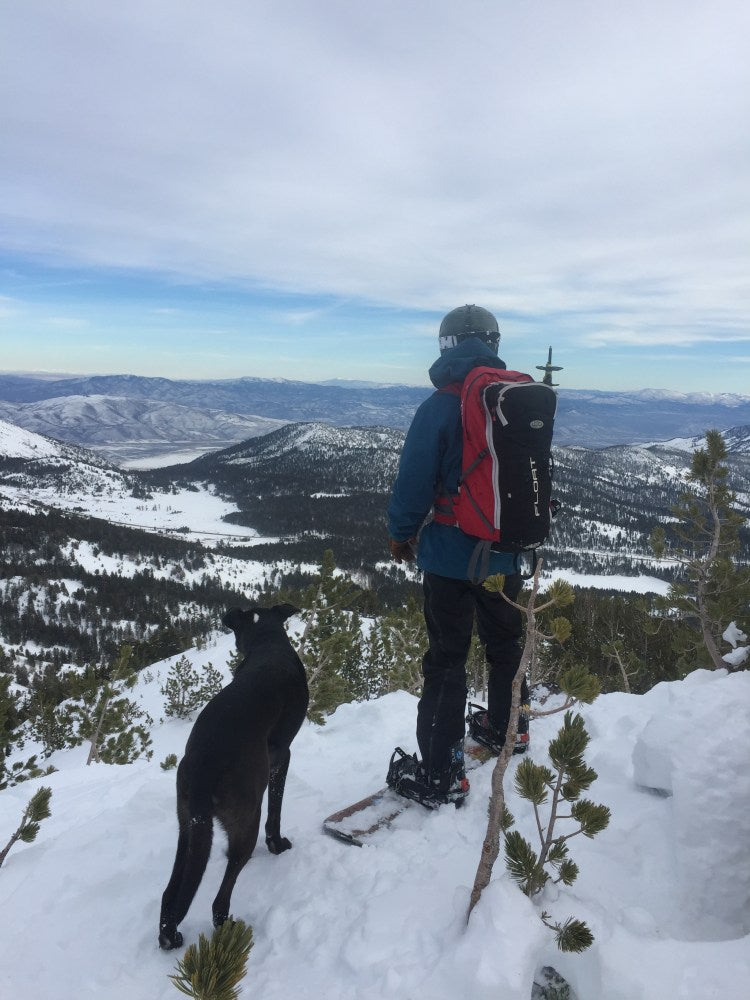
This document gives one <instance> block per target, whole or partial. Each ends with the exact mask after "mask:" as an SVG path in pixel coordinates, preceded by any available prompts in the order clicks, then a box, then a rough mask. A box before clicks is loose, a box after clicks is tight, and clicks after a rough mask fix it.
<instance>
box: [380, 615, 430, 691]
mask: <svg viewBox="0 0 750 1000" xmlns="http://www.w3.org/2000/svg"><path fill="white" fill-rule="evenodd" d="M378 627H379V633H380V641H381V646H382V649H381V654H380V663H381V665H382V666H381V669H382V674H381V678H380V685H379V689H378V690H377V694H385V693H387V692H389V691H408V692H409V694H419V693H420V692H421V690H422V657H423V656H424V651H425V649H426V648H427V630H426V628H425V623H424V615H423V614H422V611H421V609H420V607H419V605H418V604H417V602H416V600H415V599H414V598H413V597H409V598H408V600H407V602H406V605H405V606H404V607H403V608H399V609H397V610H395V611H390V612H388V614H386V615H383V616H382V618H380V619H379V622H378Z"/></svg>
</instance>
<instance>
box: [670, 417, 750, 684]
mask: <svg viewBox="0 0 750 1000" xmlns="http://www.w3.org/2000/svg"><path fill="white" fill-rule="evenodd" d="M726 457H727V449H726V445H725V443H724V439H723V438H722V436H721V434H720V432H719V431H717V430H710V431H707V432H706V446H705V448H698V449H696V451H695V452H693V459H692V463H691V466H690V472H689V474H688V481H689V483H690V484H691V488H690V489H687V490H686V491H685V492H684V493H683V494H682V496H681V498H680V500H679V502H678V503H677V504H676V505H675V507H673V508H672V513H673V514H674V517H675V519H676V520H675V523H674V524H673V525H671V526H670V527H671V531H672V533H673V535H674V541H673V542H672V543H671V544H670V541H669V539H668V538H667V534H666V532H665V529H664V527H663V526H661V525H660V526H659V527H657V528H656V529H655V531H654V533H653V534H652V536H651V544H652V548H653V550H654V554H655V555H656V556H657V557H659V558H662V557H666V558H668V559H670V560H674V561H676V562H677V563H678V564H679V565H680V567H681V568H682V579H681V580H680V581H679V582H677V583H674V584H673V585H672V586H671V587H670V589H669V594H668V595H667V597H666V598H664V599H663V600H662V601H661V602H660V606H661V610H662V613H663V614H665V615H673V614H674V613H675V611H676V613H677V615H678V616H679V619H680V621H681V622H682V623H683V626H684V627H683V629H682V630H681V633H680V635H679V637H678V650H677V651H678V652H679V654H680V663H681V665H682V668H683V671H684V672H687V671H689V670H691V669H693V668H694V667H695V666H696V663H697V665H698V666H708V667H712V668H714V669H719V668H723V667H727V665H728V664H727V662H726V661H724V660H723V659H722V654H721V651H720V642H721V637H722V634H723V632H724V630H725V629H726V627H727V625H728V624H729V623H730V622H732V621H734V622H735V623H737V624H738V625H739V627H741V628H744V627H745V626H746V625H747V609H748V603H749V602H750V570H748V568H747V567H740V566H738V565H737V563H736V555H737V551H738V549H739V528H740V526H741V525H742V524H743V523H744V518H743V517H742V515H740V514H739V513H738V512H737V510H735V505H736V502H737V498H736V496H735V495H734V494H733V493H732V492H731V490H730V489H729V486H728V484H727V478H728V472H729V470H728V469H727V466H726V465H725V464H724V461H725V459H726Z"/></svg>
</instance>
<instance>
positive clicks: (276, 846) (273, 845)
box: [266, 837, 292, 854]
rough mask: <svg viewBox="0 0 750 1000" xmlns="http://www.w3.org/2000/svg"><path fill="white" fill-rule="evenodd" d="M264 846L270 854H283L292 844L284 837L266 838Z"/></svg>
mask: <svg viewBox="0 0 750 1000" xmlns="http://www.w3.org/2000/svg"><path fill="white" fill-rule="evenodd" d="M266 846H267V847H268V850H269V851H270V852H271V854H283V853H284V851H288V850H289V849H290V848H291V846H292V842H291V840H288V839H287V838H286V837H266Z"/></svg>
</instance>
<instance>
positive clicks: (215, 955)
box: [169, 917, 253, 1000]
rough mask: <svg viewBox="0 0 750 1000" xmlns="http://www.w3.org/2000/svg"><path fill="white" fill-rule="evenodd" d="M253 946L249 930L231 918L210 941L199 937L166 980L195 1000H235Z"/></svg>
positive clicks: (218, 929)
mask: <svg viewBox="0 0 750 1000" xmlns="http://www.w3.org/2000/svg"><path fill="white" fill-rule="evenodd" d="M252 947H253V930H252V927H248V926H247V925H246V924H245V923H243V921H242V920H233V919H232V918H231V917H230V918H229V920H226V921H225V922H224V923H223V924H222V925H221V926H220V927H217V928H216V930H215V931H214V932H213V934H212V935H211V938H210V939H209V938H207V937H206V936H205V935H204V934H201V935H200V937H199V939H198V944H197V946H196V945H194V944H191V945H190V947H189V948H188V949H187V951H186V952H185V954H184V956H183V958H182V959H181V961H180V962H178V963H177V972H176V974H175V975H173V976H170V977H169V978H170V979H171V980H172V982H173V983H174V985H175V987H176V988H177V989H178V990H179V991H180V993H184V994H185V996H188V997H193V998H194V1000H237V998H238V997H239V995H240V994H239V984H240V983H241V982H242V980H243V979H244V977H245V969H246V967H247V960H248V957H249V955H250V950H251V948H252Z"/></svg>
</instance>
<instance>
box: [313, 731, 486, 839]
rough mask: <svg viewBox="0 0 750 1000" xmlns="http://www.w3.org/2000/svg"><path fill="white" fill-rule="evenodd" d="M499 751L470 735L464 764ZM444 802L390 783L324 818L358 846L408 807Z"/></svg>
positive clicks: (470, 766)
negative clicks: (408, 793)
mask: <svg viewBox="0 0 750 1000" xmlns="http://www.w3.org/2000/svg"><path fill="white" fill-rule="evenodd" d="M494 756H495V754H493V752H492V751H491V750H490V749H488V748H487V747H485V746H482V745H481V744H480V743H475V742H474V740H472V739H470V738H467V739H466V740H465V741H464V767H465V769H466V772H467V773H469V772H470V771H472V770H474V769H475V768H477V767H479V766H480V765H481V764H485V763H486V762H487V761H488V760H490V759H491V758H493V757H494ZM439 808H440V803H438V802H434V803H426V802H425V803H420V802H416V801H415V800H414V799H407V798H405V797H404V796H403V795H399V794H398V793H397V792H395V791H394V790H393V789H392V788H390V787H389V786H388V785H386V786H385V787H384V788H381V789H379V790H378V791H377V792H373V793H372V795H367V796H366V797H365V798H364V799H360V800H359V802H353V803H352V804H351V805H349V806H345V807H344V808H343V809H339V810H338V812H335V813H331V815H330V816H327V817H326V818H325V819H324V820H323V831H324V832H325V833H327V834H329V835H330V836H332V837H335V838H336V839H337V840H342V841H343V842H344V843H346V844H352V845H354V846H355V847H362V846H364V844H366V843H367V842H368V840H370V839H371V838H372V837H373V835H374V834H376V833H377V832H378V830H382V829H383V828H384V827H389V826H390V825H391V823H392V822H393V821H394V820H395V819H396V817H397V816H400V815H401V814H402V813H404V812H406V811H407V809H428V810H432V809H439Z"/></svg>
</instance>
